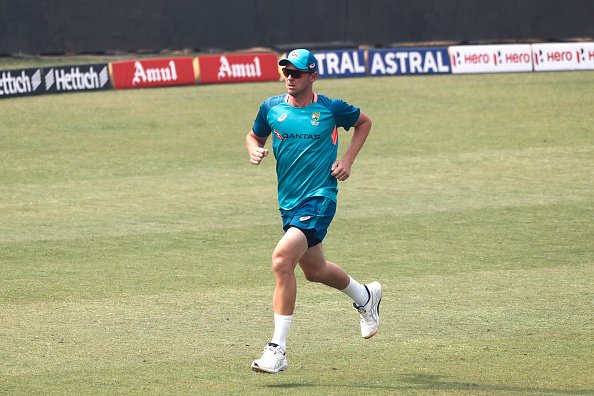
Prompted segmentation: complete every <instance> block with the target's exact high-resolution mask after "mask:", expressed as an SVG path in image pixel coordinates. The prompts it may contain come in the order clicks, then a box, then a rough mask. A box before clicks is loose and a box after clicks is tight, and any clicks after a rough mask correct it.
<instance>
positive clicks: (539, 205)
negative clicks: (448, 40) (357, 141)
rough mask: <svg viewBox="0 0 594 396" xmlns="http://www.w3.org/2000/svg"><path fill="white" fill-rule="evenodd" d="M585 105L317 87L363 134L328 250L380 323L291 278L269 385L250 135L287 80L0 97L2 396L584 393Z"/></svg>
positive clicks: (508, 82)
mask: <svg viewBox="0 0 594 396" xmlns="http://www.w3.org/2000/svg"><path fill="white" fill-rule="evenodd" d="M593 90H594V72H568V73H542V74H537V73H532V74H505V75H467V76H428V77H383V78H365V79H343V80H320V81H318V82H317V83H316V92H318V93H323V94H326V95H328V96H331V97H340V98H342V99H344V100H347V101H348V102H350V103H352V104H354V105H358V106H360V107H361V108H362V109H363V111H365V112H366V113H367V114H368V115H369V116H370V117H371V118H372V120H373V122H374V127H373V129H372V133H371V135H370V138H369V140H368V142H367V144H366V146H365V147H364V149H363V151H362V152H361V154H360V155H359V157H358V159H357V162H356V163H355V166H354V168H353V174H352V176H351V178H350V179H349V180H348V181H346V182H344V183H341V184H340V186H339V187H340V194H339V209H338V214H337V216H336V218H335V220H334V222H333V224H332V227H331V228H330V232H329V234H328V237H327V238H326V240H325V242H324V246H325V251H326V255H327V258H328V259H329V260H331V261H334V262H336V263H338V264H340V265H341V266H343V267H344V268H345V269H346V270H347V271H348V272H349V273H350V274H351V275H352V276H353V277H354V278H356V279H358V280H359V281H361V282H370V281H372V280H379V281H381V282H382V284H383V286H384V298H383V301H382V305H381V308H382V309H381V313H382V326H381V328H380V331H379V333H378V334H377V335H376V336H375V337H374V338H372V339H370V340H364V339H362V338H361V337H360V334H359V324H358V314H357V313H356V312H355V311H354V310H353V309H352V306H351V303H350V301H348V299H347V298H346V296H344V295H343V294H342V293H340V292H337V291H334V290H331V289H328V288H326V287H324V286H321V285H317V284H312V283H308V282H307V281H305V280H304V279H303V277H302V276H301V274H298V275H299V276H298V278H299V286H298V287H299V291H298V302H297V308H296V312H295V319H294V321H293V326H292V328H291V332H290V334H289V340H288V342H289V346H288V355H287V356H288V360H289V365H290V367H289V370H287V371H286V372H284V373H280V374H277V375H262V374H257V373H254V372H252V371H250V368H249V366H250V363H251V362H252V360H253V359H255V358H258V357H260V354H261V351H262V348H263V347H264V345H265V343H266V342H268V341H269V339H270V337H271V335H272V330H273V327H272V325H273V323H272V306H271V305H272V304H271V301H272V291H273V288H274V278H273V275H272V271H271V270H270V255H271V252H272V249H273V248H274V246H275V244H276V242H277V240H278V239H279V238H280V237H281V235H282V230H281V222H280V216H279V213H278V209H277V202H276V185H275V175H274V160H273V158H272V157H269V158H267V159H266V160H265V161H264V163H263V164H262V165H261V166H259V167H256V166H252V165H250V164H249V159H248V155H247V153H246V150H245V140H244V138H245V135H246V133H247V132H248V131H249V130H250V128H251V126H252V123H253V119H254V118H255V115H256V112H257V110H258V107H259V105H260V104H261V102H262V101H263V100H264V99H266V98H267V97H269V96H273V95H277V94H280V93H283V92H284V85H283V84H282V83H259V84H234V85H218V86H196V87H180V88H162V89H148V90H128V91H108V92H97V93H77V94H62V95H45V96H38V97H30V98H16V99H3V100H0V119H1V120H2V121H1V126H0V318H1V319H0V394H10V395H49V394H76V395H96V394H139V395H147V394H180V395H182V394H184V395H186V394H279V393H280V394H285V393H286V394H305V395H320V394H328V395H360V394H374V395H375V394H378V395H379V394H386V395H388V394H419V395H442V394H443V395H445V394H464V395H466V394H496V395H505V394H558V395H586V394H594V357H593V353H592V351H593V350H594V286H593V284H594V243H593V242H594V227H593V219H594V216H593V215H594V213H593V212H594V177H593V176H594V126H593V124H592V121H593V118H592V114H593V113H592V109H593V108H594V95H592V91H593ZM349 138H350V135H349V133H347V132H344V131H342V133H341V138H340V139H341V146H340V147H341V149H342V150H343V151H344V150H345V149H346V146H347V144H348V140H349ZM298 272H299V270H298Z"/></svg>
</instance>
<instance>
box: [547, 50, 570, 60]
mask: <svg viewBox="0 0 594 396" xmlns="http://www.w3.org/2000/svg"><path fill="white" fill-rule="evenodd" d="M572 59H573V54H572V53H571V52H569V51H563V52H549V53H547V60H549V61H551V62H563V61H571V60H572Z"/></svg>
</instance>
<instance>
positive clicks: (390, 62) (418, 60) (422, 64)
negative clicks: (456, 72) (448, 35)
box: [368, 48, 451, 76]
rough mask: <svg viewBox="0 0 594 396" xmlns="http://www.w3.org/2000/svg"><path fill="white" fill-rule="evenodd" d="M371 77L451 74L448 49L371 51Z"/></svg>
mask: <svg viewBox="0 0 594 396" xmlns="http://www.w3.org/2000/svg"><path fill="white" fill-rule="evenodd" d="M368 57H369V58H368V62H369V75H370V76H383V75H390V76H394V75H411V74H449V73H450V72H451V68H450V59H449V56H448V49H447V48H414V49H408V48H407V49H381V50H369V52H368Z"/></svg>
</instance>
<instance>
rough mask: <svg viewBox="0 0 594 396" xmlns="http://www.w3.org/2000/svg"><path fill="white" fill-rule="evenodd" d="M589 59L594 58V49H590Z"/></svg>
mask: <svg viewBox="0 0 594 396" xmlns="http://www.w3.org/2000/svg"><path fill="white" fill-rule="evenodd" d="M588 59H589V60H594V51H588Z"/></svg>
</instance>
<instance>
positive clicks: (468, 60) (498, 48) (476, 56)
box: [449, 44, 532, 73]
mask: <svg viewBox="0 0 594 396" xmlns="http://www.w3.org/2000/svg"><path fill="white" fill-rule="evenodd" d="M449 52H450V59H451V65H452V73H505V72H530V71H532V57H531V48H530V45H528V44H526V45H524V44H520V45H476V46H453V47H450V48H449Z"/></svg>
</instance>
